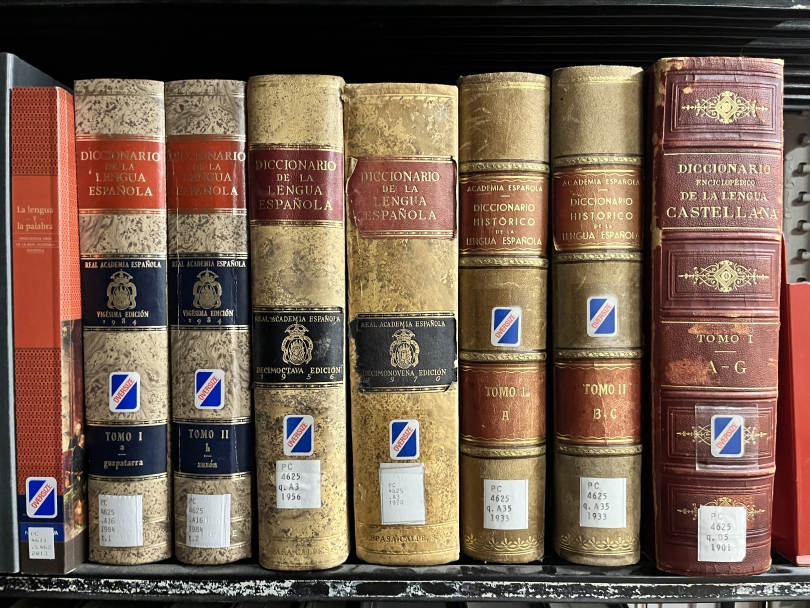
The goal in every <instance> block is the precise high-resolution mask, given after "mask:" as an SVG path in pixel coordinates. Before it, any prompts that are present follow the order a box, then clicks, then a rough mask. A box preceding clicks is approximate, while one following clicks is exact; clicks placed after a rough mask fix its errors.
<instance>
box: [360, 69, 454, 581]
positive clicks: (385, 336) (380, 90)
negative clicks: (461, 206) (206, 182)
mask: <svg viewBox="0 0 810 608" xmlns="http://www.w3.org/2000/svg"><path fill="white" fill-rule="evenodd" d="M457 99H458V92H457V89H456V87H454V86H444V85H429V84H393V83H384V84H362V85H348V86H347V87H346V94H345V101H346V106H345V131H346V159H347V160H346V171H347V186H346V192H347V206H348V213H347V227H346V231H347V256H348V270H349V318H350V320H351V322H350V340H349V369H350V370H351V380H350V382H351V399H352V432H353V437H354V442H353V450H354V511H355V537H356V543H357V555H358V557H360V558H361V559H363V560H366V561H369V562H373V563H378V564H394V565H414V566H415V565H429V564H443V563H447V562H450V561H453V560H455V559H457V558H458V555H459V524H458V501H459V496H458V387H457V382H456V373H457V369H456V368H457V364H456V361H457V351H456V344H457V342H456V333H457V332H456V318H457V285H458V281H457V277H458V270H457V256H458V240H457V238H456V182H457V178H456V174H457V167H456V159H457V148H458V109H457Z"/></svg>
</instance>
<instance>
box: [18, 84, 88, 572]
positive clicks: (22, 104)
mask: <svg viewBox="0 0 810 608" xmlns="http://www.w3.org/2000/svg"><path fill="white" fill-rule="evenodd" d="M74 142H75V129H74V125H73V96H72V95H71V94H70V93H68V92H67V91H65V90H64V89H60V88H56V87H47V88H46V87H31V88H15V89H12V92H11V153H12V157H11V221H12V224H11V226H12V228H11V234H12V244H13V249H12V264H13V281H14V282H13V297H14V366H15V369H14V392H15V397H16V419H17V496H18V498H17V509H18V518H19V534H20V569H21V570H22V571H23V572H26V573H35V574H64V573H67V572H70V571H71V570H73V569H74V568H76V567H77V566H78V565H79V564H81V563H82V562H83V561H84V558H85V543H86V540H87V497H86V483H87V478H86V476H85V469H84V464H85V458H84V445H85V438H84V429H83V422H84V391H83V390H82V342H81V340H82V322H81V317H82V305H81V289H80V279H79V275H80V271H79V217H78V210H77V207H76V151H75V143H74Z"/></svg>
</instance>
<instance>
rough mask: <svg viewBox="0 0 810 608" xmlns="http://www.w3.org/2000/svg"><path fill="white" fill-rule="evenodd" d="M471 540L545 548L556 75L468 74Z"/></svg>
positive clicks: (465, 540)
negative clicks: (551, 124)
mask: <svg viewBox="0 0 810 608" xmlns="http://www.w3.org/2000/svg"><path fill="white" fill-rule="evenodd" d="M458 84H459V138H460V139H459V142H460V143H459V159H460V167H459V253H460V257H459V266H460V268H459V308H460V310H459V361H460V363H459V365H460V376H459V386H460V400H461V412H460V428H461V446H460V447H461V456H460V468H461V496H462V498H461V543H462V545H461V548H462V550H463V551H464V552H465V553H466V554H468V555H470V556H472V557H474V558H477V559H481V560H485V561H494V562H503V563H525V562H530V561H534V560H537V559H540V558H541V557H543V539H544V524H545V495H546V456H545V454H546V444H545V441H546V425H545V419H546V283H547V275H548V257H547V256H548V238H547V234H548V198H549V197H548V192H549V190H548V173H549V167H548V158H549V156H548V111H549V88H550V87H549V79H548V78H547V77H546V76H540V75H537V74H525V73H515V72H506V73H500V74H480V75H476V76H467V77H465V78H462V79H461V80H459V83H458Z"/></svg>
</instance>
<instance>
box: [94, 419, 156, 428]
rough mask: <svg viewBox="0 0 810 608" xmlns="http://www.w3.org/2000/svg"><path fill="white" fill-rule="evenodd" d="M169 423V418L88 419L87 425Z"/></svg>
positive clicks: (149, 424)
mask: <svg viewBox="0 0 810 608" xmlns="http://www.w3.org/2000/svg"><path fill="white" fill-rule="evenodd" d="M168 423H169V419H168V418H161V419H160V420H90V419H88V420H86V421H85V424H86V425H87V426H163V425H166V424H168Z"/></svg>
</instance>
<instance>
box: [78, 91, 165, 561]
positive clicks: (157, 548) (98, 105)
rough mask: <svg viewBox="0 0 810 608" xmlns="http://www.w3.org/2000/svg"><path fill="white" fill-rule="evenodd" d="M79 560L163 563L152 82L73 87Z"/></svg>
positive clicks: (157, 151)
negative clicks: (80, 382)
mask: <svg viewBox="0 0 810 608" xmlns="http://www.w3.org/2000/svg"><path fill="white" fill-rule="evenodd" d="M75 96H76V97H75V105H76V156H77V165H78V170H77V180H78V200H79V246H80V248H81V260H82V264H81V283H82V311H83V312H82V319H83V326H84V380H85V381H84V386H85V393H84V394H85V418H86V431H85V436H86V437H87V459H88V460H87V472H88V502H89V517H90V524H89V526H90V532H89V534H90V560H91V561H96V562H101V563H107V564H142V563H149V562H154V561H159V560H162V559H166V558H167V557H169V556H170V555H171V552H172V545H171V538H172V528H171V479H170V478H169V473H168V471H169V436H168V430H169V429H168V421H169V340H168V307H167V301H166V297H167V292H166V263H167V260H166V185H165V164H164V163H165V123H164V107H163V83H162V82H154V81H151V80H107V79H100V80H79V81H77V82H76V84H75Z"/></svg>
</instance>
